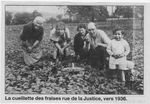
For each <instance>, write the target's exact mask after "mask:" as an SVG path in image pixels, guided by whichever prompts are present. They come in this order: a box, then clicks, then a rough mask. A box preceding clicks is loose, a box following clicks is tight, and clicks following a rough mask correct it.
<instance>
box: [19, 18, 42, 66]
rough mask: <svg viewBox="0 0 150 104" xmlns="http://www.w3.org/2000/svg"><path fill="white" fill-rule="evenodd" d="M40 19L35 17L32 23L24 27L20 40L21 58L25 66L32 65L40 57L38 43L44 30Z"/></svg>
mask: <svg viewBox="0 0 150 104" xmlns="http://www.w3.org/2000/svg"><path fill="white" fill-rule="evenodd" d="M44 21H45V20H44V19H43V18H42V17H36V18H35V19H34V21H33V22H29V23H28V24H26V25H24V27H23V31H22V34H21V36H20V39H21V41H22V48H23V58H24V62H25V64H26V65H33V64H34V63H36V62H37V61H39V59H40V58H41V56H42V51H41V50H40V43H41V40H42V38H43V34H44V29H43V23H44Z"/></svg>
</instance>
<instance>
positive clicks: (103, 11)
mask: <svg viewBox="0 0 150 104" xmlns="http://www.w3.org/2000/svg"><path fill="white" fill-rule="evenodd" d="M66 14H67V15H69V18H70V20H71V18H72V16H77V17H81V20H86V21H93V22H94V21H95V20H98V21H99V20H106V18H107V17H108V11H107V8H106V7H105V6H67V11H66Z"/></svg>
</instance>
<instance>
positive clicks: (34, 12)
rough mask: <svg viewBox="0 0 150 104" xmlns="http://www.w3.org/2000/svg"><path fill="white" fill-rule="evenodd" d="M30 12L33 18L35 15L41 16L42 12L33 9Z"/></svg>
mask: <svg viewBox="0 0 150 104" xmlns="http://www.w3.org/2000/svg"><path fill="white" fill-rule="evenodd" d="M32 14H33V18H35V17H37V16H42V14H41V13H39V12H38V11H37V10H34V11H33V12H32Z"/></svg>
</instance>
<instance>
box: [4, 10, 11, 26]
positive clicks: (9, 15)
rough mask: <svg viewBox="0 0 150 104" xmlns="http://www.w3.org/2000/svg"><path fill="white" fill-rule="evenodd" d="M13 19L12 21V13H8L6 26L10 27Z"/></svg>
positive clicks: (6, 14)
mask: <svg viewBox="0 0 150 104" xmlns="http://www.w3.org/2000/svg"><path fill="white" fill-rule="evenodd" d="M11 19H12V13H11V12H8V11H6V13H5V24H6V25H10V24H11Z"/></svg>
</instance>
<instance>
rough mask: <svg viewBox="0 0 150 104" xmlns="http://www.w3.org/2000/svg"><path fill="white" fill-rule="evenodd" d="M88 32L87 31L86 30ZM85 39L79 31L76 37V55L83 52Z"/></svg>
mask: <svg viewBox="0 0 150 104" xmlns="http://www.w3.org/2000/svg"><path fill="white" fill-rule="evenodd" d="M86 34H87V32H86ZM84 41H85V39H84V38H82V37H81V33H78V34H76V35H75V37H74V51H75V54H76V55H81V54H83V52H84V50H83V46H84Z"/></svg>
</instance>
